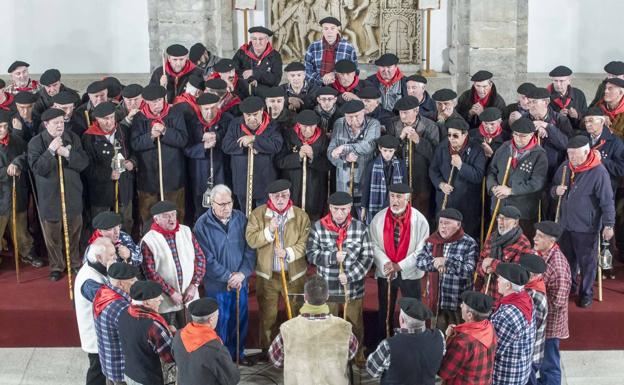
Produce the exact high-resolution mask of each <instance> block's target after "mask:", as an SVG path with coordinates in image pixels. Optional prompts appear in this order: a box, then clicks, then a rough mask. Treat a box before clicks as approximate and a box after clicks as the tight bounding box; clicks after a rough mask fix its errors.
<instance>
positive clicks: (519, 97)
mask: <svg viewBox="0 0 624 385" xmlns="http://www.w3.org/2000/svg"><path fill="white" fill-rule="evenodd" d="M533 88H535V84H533V83H529V82H525V83H522V84H520V85H519V86H518V88H517V89H516V102H515V103H511V104H508V105H507V107H505V109H504V110H503V111H502V117H503V121H504V128H505V130H506V131H509V126H511V125H512V124H513V122H515V121H516V120H518V119H519V118H522V117H524V118H527V117H528V116H529V98H528V97H527V96H528V95H529V92H531V90H532V89H533Z"/></svg>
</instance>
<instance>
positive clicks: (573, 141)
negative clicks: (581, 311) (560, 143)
mask: <svg viewBox="0 0 624 385" xmlns="http://www.w3.org/2000/svg"><path fill="white" fill-rule="evenodd" d="M587 145H589V138H588V137H586V136H585V135H577V136H575V137H572V138H570V140H568V147H567V148H571V149H574V148H581V147H584V146H587Z"/></svg>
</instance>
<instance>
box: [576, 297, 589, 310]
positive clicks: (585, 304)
mask: <svg viewBox="0 0 624 385" xmlns="http://www.w3.org/2000/svg"><path fill="white" fill-rule="evenodd" d="M591 304H592V299H591V298H581V299H580V300H579V302H578V305H577V306H578V307H581V308H584V309H586V308H588V307H590V306H591Z"/></svg>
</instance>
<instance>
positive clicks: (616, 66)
mask: <svg viewBox="0 0 624 385" xmlns="http://www.w3.org/2000/svg"><path fill="white" fill-rule="evenodd" d="M603 69H604V72H605V73H606V75H607V76H606V77H605V78H604V79H603V80H602V83H600V85H598V88H597V89H596V94H595V95H594V99H593V100H592V101H591V103H589V106H590V107H593V106H595V105H597V104H598V102H599V101H600V100H601V99H602V97H603V96H604V92H605V86H606V84H607V83H606V80H607V79H611V78H620V79H624V62H622V61H619V60H614V61H610V62H608V63H607V64H605V66H604V67H603Z"/></svg>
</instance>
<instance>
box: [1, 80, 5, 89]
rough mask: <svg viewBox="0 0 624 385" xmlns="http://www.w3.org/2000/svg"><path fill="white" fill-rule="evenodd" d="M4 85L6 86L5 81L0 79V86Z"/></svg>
mask: <svg viewBox="0 0 624 385" xmlns="http://www.w3.org/2000/svg"><path fill="white" fill-rule="evenodd" d="M4 87H6V83H5V82H4V80H2V79H0V88H4Z"/></svg>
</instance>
